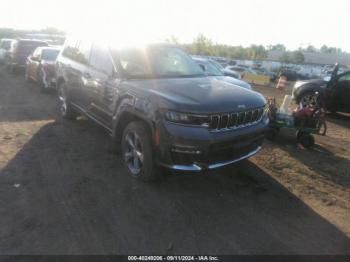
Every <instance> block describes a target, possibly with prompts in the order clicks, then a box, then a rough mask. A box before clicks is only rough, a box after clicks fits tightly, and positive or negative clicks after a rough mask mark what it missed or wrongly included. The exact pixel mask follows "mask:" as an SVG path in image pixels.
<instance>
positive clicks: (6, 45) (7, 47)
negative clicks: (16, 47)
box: [0, 40, 11, 50]
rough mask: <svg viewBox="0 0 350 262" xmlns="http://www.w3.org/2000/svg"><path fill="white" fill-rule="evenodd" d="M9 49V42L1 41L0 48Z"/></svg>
mask: <svg viewBox="0 0 350 262" xmlns="http://www.w3.org/2000/svg"><path fill="white" fill-rule="evenodd" d="M10 47H11V40H3V41H1V44H0V48H2V49H5V50H8V49H10Z"/></svg>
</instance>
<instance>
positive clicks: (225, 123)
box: [209, 108, 264, 131]
mask: <svg viewBox="0 0 350 262" xmlns="http://www.w3.org/2000/svg"><path fill="white" fill-rule="evenodd" d="M263 113H264V108H257V109H253V110H248V111H242V112H237V113H227V114H220V115H212V116H211V117H210V124H209V129H210V130H212V131H217V130H224V129H231V128H239V127H244V126H248V125H251V124H254V123H257V122H259V121H260V120H261V118H262V116H263Z"/></svg>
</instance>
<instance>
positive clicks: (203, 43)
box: [192, 34, 214, 55]
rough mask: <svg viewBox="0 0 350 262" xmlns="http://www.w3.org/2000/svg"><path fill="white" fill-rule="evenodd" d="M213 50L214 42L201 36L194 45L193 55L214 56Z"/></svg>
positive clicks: (195, 40)
mask: <svg viewBox="0 0 350 262" xmlns="http://www.w3.org/2000/svg"><path fill="white" fill-rule="evenodd" d="M213 50H214V48H213V42H212V41H211V39H209V38H207V37H205V36H204V35H203V34H199V35H198V36H197V37H196V38H195V39H194V41H193V43H192V53H193V54H195V55H212V54H213V53H214V52H213Z"/></svg>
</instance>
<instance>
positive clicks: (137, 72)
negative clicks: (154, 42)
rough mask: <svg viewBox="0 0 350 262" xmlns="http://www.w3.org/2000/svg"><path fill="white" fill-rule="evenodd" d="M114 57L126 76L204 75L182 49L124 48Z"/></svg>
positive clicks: (159, 47) (158, 47)
mask: <svg viewBox="0 0 350 262" xmlns="http://www.w3.org/2000/svg"><path fill="white" fill-rule="evenodd" d="M114 58H115V59H116V60H117V63H118V62H119V64H120V65H121V67H122V70H123V71H124V74H125V75H126V77H128V78H170V77H196V76H205V74H204V72H203V71H202V69H201V68H200V67H199V66H198V65H197V64H196V63H195V62H194V61H193V60H192V58H191V57H190V56H188V55H187V54H186V53H185V52H183V51H182V50H180V49H178V48H175V47H164V46H156V47H155V46H153V47H148V48H146V49H136V48H132V49H125V50H122V51H120V52H115V55H114Z"/></svg>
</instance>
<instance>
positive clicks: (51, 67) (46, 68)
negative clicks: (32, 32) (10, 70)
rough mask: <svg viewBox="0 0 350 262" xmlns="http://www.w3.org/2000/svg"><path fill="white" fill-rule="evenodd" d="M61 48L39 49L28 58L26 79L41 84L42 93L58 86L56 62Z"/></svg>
mask: <svg viewBox="0 0 350 262" xmlns="http://www.w3.org/2000/svg"><path fill="white" fill-rule="evenodd" d="M59 52H60V48H59V47H46V46H45V47H38V48H36V49H35V50H34V52H33V53H32V54H31V55H29V56H28V58H27V65H26V70H25V78H26V80H27V81H28V82H29V81H35V82H37V83H38V84H39V86H40V89H41V91H42V92H45V91H46V90H47V89H49V88H50V87H54V86H55V85H56V78H55V61H56V58H57V55H58V53H59Z"/></svg>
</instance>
